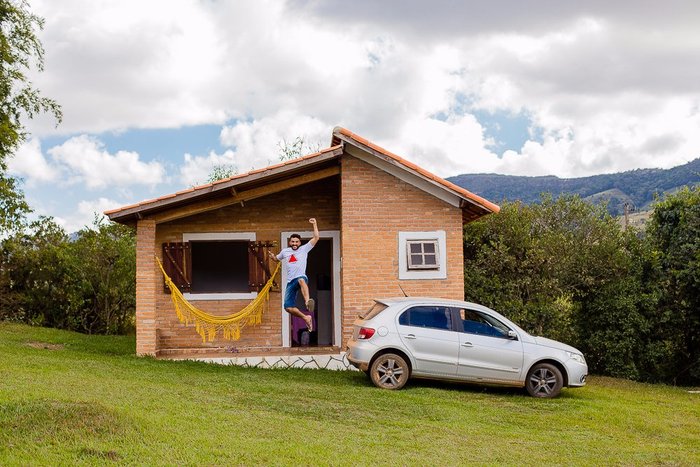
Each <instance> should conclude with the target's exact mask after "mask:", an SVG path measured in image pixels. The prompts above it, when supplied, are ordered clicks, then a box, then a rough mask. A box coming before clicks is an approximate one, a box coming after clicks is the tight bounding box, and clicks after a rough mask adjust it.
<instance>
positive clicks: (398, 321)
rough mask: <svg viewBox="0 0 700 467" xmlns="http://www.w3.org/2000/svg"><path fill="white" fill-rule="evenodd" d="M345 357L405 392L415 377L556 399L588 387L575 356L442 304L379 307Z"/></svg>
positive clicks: (470, 307)
mask: <svg viewBox="0 0 700 467" xmlns="http://www.w3.org/2000/svg"><path fill="white" fill-rule="evenodd" d="M347 357H348V360H349V361H350V363H352V364H353V365H354V366H356V367H357V368H359V369H360V370H362V371H364V372H365V373H367V375H369V377H370V378H371V379H372V382H373V383H374V384H375V385H376V386H378V387H380V388H385V389H401V388H402V387H403V386H404V385H405V384H406V382H407V381H408V379H409V378H411V377H414V378H431V379H441V380H456V381H468V382H472V383H479V384H488V385H499V386H516V387H525V388H526V389H527V392H528V393H530V395H532V396H534V397H556V396H558V395H559V393H560V392H561V389H562V388H563V387H580V386H584V385H585V384H586V375H587V374H588V365H586V360H585V359H584V357H583V354H582V353H581V352H580V351H578V350H577V349H575V348H573V347H571V346H569V345H566V344H562V343H561V342H557V341H554V340H551V339H547V338H544V337H535V336H531V335H530V334H528V333H527V332H525V331H523V330H522V329H520V327H518V325H516V324H515V323H513V322H512V321H510V320H509V319H507V318H506V317H504V316H502V315H500V314H498V313H496V312H495V311H493V310H491V309H489V308H486V307H485V306H481V305H477V304H475V303H469V302H461V301H455V300H443V299H437V298H417V297H407V298H391V299H383V300H375V304H374V306H372V308H370V310H369V311H368V312H366V313H365V314H364V315H361V316H360V318H359V319H357V320H355V323H354V326H353V333H352V339H350V342H349V344H348V352H347Z"/></svg>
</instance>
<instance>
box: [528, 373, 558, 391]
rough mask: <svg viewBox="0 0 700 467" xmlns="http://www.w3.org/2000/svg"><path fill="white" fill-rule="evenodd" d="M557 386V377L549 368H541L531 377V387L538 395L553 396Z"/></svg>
mask: <svg viewBox="0 0 700 467" xmlns="http://www.w3.org/2000/svg"><path fill="white" fill-rule="evenodd" d="M556 385H557V378H556V376H555V375H554V373H553V372H551V371H549V370H548V369H547V368H539V369H538V370H537V371H534V372H533V373H532V375H530V387H531V388H532V389H533V390H534V392H535V393H536V394H540V393H544V394H551V393H552V391H553V390H554V387H555V386H556Z"/></svg>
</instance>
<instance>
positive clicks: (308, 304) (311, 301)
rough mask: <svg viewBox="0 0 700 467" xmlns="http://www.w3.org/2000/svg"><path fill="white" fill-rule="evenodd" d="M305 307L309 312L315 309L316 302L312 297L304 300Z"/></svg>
mask: <svg viewBox="0 0 700 467" xmlns="http://www.w3.org/2000/svg"><path fill="white" fill-rule="evenodd" d="M306 309H307V310H309V311H310V312H311V313H313V312H314V309H316V302H315V301H314V299H313V298H310V299H309V301H308V302H306Z"/></svg>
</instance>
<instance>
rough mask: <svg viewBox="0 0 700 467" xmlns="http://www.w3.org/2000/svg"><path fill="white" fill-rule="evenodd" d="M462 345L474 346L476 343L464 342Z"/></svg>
mask: <svg viewBox="0 0 700 467" xmlns="http://www.w3.org/2000/svg"><path fill="white" fill-rule="evenodd" d="M462 347H474V344H472V343H471V342H464V343H463V344H462Z"/></svg>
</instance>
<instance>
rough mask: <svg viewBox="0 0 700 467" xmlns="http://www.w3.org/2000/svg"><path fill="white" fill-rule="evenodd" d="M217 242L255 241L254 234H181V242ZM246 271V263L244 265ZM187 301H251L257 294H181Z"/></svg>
mask: <svg viewBox="0 0 700 467" xmlns="http://www.w3.org/2000/svg"><path fill="white" fill-rule="evenodd" d="M217 240H232V241H236V240H244V241H251V242H254V241H255V240H256V235H255V232H198V233H183V234H182V241H183V242H191V241H195V242H196V241H202V242H206V241H217ZM245 267H246V269H247V268H248V263H246V264H245ZM182 295H183V296H184V297H185V299H187V300H188V301H197V300H251V299H253V298H255V297H257V296H258V293H257V292H245V293H241V292H239V293H191V292H188V293H183V294H182Z"/></svg>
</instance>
